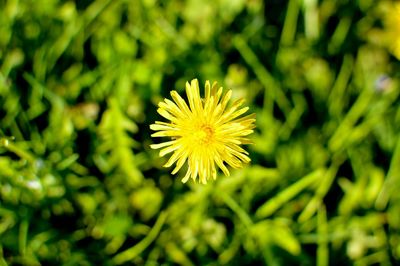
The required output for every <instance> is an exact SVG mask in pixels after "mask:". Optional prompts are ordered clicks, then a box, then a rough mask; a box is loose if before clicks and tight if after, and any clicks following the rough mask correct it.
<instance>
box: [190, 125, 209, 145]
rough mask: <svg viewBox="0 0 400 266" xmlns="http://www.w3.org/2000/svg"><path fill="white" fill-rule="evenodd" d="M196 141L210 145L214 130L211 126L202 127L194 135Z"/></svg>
mask: <svg viewBox="0 0 400 266" xmlns="http://www.w3.org/2000/svg"><path fill="white" fill-rule="evenodd" d="M194 135H195V139H196V140H197V142H198V143H199V144H202V145H203V144H208V143H210V142H211V140H212V138H213V135H214V130H213V129H212V127H210V126H209V125H202V126H200V127H199V129H198V130H197V131H196V132H195V133H194Z"/></svg>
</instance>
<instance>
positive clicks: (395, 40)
mask: <svg viewBox="0 0 400 266" xmlns="http://www.w3.org/2000/svg"><path fill="white" fill-rule="evenodd" d="M384 24H385V29H386V32H387V42H388V45H389V48H390V50H391V52H392V53H393V55H395V56H396V57H397V58H398V59H400V3H399V2H396V3H392V5H391V6H390V7H388V9H387V14H386V17H385V19H384Z"/></svg>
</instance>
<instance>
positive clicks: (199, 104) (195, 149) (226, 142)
mask: <svg viewBox="0 0 400 266" xmlns="http://www.w3.org/2000/svg"><path fill="white" fill-rule="evenodd" d="M222 91H223V88H222V87H220V88H217V83H216V82H214V83H213V84H212V86H210V82H209V81H207V82H206V85H205V95H204V98H201V97H200V92H199V83H198V81H197V79H194V80H192V82H191V84H189V82H186V95H187V98H188V102H189V106H188V105H187V104H186V102H185V101H184V100H183V98H182V97H181V96H180V95H179V94H178V93H177V92H176V91H171V96H172V99H173V101H171V100H168V99H165V100H164V102H160V103H159V104H158V107H159V108H158V110H157V112H158V113H159V114H160V115H161V116H163V117H164V118H166V119H167V120H169V122H159V121H156V122H155V124H152V125H150V128H151V129H152V130H155V131H158V132H156V133H154V134H152V135H151V136H152V137H170V138H171V140H170V141H167V142H163V143H160V144H153V145H151V148H153V149H159V148H163V149H162V150H161V151H160V156H164V155H166V154H168V153H173V154H172V156H171V157H170V158H169V160H168V162H167V163H166V164H165V165H164V167H171V166H172V165H173V164H174V163H175V162H176V167H175V169H174V170H173V171H172V174H176V173H177V172H178V171H179V169H181V168H182V166H183V165H184V164H185V162H186V161H187V162H188V168H187V172H186V175H185V176H184V177H183V178H182V182H184V183H185V182H187V180H188V179H189V178H190V177H191V178H192V179H193V180H194V181H196V178H197V176H199V180H200V182H201V183H203V184H205V183H207V180H208V179H210V178H211V177H212V178H213V179H214V180H215V179H216V177H217V169H216V165H217V166H218V167H219V168H220V169H221V170H222V172H223V173H224V174H225V175H226V176H229V170H228V168H227V167H226V165H225V164H227V165H229V166H231V167H232V168H240V167H242V163H248V162H250V158H249V157H248V156H247V155H248V152H246V151H245V150H244V149H243V148H241V147H240V145H241V144H249V143H250V141H249V139H248V138H247V137H246V136H247V135H249V134H251V133H252V132H253V130H252V129H253V128H254V127H255V126H254V122H255V114H250V115H247V116H244V117H241V118H239V117H240V116H241V115H243V114H244V113H246V112H247V110H248V109H249V108H248V107H244V108H239V107H240V106H241V105H242V104H243V102H244V100H243V99H239V100H237V101H235V102H234V103H233V104H232V105H231V106H230V107H228V101H229V99H230V98H231V95H232V91H231V90H228V91H227V92H226V93H225V94H224V95H223V96H222Z"/></svg>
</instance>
